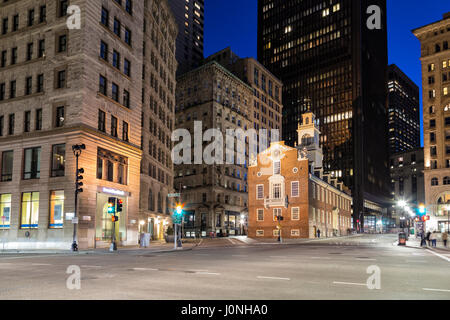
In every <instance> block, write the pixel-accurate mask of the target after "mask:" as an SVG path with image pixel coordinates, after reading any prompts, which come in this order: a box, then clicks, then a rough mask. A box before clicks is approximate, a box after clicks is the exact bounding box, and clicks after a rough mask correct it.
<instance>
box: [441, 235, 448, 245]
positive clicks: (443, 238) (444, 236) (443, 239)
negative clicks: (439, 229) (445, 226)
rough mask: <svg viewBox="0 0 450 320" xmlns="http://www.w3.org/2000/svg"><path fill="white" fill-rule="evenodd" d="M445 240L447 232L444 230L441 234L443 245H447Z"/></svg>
mask: <svg viewBox="0 0 450 320" xmlns="http://www.w3.org/2000/svg"><path fill="white" fill-rule="evenodd" d="M447 240H448V233H447V231H444V233H443V234H442V241H444V247H447Z"/></svg>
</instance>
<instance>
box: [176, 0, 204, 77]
mask: <svg viewBox="0 0 450 320" xmlns="http://www.w3.org/2000/svg"><path fill="white" fill-rule="evenodd" d="M169 5H170V7H171V9H172V12H173V14H174V16H175V19H176V22H177V24H178V30H179V33H178V37H177V50H176V56H177V61H178V70H177V75H182V74H183V73H185V72H188V71H190V70H192V69H195V68H197V67H198V66H199V65H200V62H201V61H202V59H203V33H204V32H203V29H204V22H205V5H204V0H169Z"/></svg>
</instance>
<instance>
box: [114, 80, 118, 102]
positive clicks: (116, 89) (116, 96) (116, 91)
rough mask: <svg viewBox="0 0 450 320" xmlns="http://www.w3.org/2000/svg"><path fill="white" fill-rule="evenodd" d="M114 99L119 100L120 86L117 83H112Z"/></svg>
mask: <svg viewBox="0 0 450 320" xmlns="http://www.w3.org/2000/svg"><path fill="white" fill-rule="evenodd" d="M112 99H113V100H114V101H116V102H119V86H118V85H117V84H115V83H113V84H112Z"/></svg>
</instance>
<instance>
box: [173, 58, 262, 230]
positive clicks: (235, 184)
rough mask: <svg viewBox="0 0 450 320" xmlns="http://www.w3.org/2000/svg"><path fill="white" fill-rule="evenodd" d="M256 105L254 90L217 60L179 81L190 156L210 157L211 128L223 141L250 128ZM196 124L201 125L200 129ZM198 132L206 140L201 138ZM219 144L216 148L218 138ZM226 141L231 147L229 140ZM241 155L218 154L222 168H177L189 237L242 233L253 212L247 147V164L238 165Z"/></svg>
mask: <svg viewBox="0 0 450 320" xmlns="http://www.w3.org/2000/svg"><path fill="white" fill-rule="evenodd" d="M252 103H253V89H252V88H251V87H250V86H249V85H248V84H246V83H245V82H243V81H242V80H240V79H239V78H238V77H236V76H235V75H233V74H232V73H231V72H230V71H228V70H227V69H225V68H224V67H223V66H222V65H220V64H219V63H217V62H216V61H211V62H209V63H207V64H205V65H202V66H201V67H199V68H197V69H195V70H192V71H190V72H187V73H185V74H184V75H182V76H181V77H178V78H177V107H176V108H177V109H176V111H177V112H176V128H177V129H187V130H188V131H189V132H190V133H191V136H192V137H193V139H191V140H192V142H191V143H192V149H191V152H189V154H192V156H193V157H194V155H195V157H197V156H199V155H200V157H201V156H202V154H203V152H204V153H205V154H208V152H209V153H211V148H212V147H211V144H210V143H209V142H207V140H208V138H207V135H208V134H209V133H208V131H207V130H208V129H212V128H215V129H217V130H220V132H221V133H222V134H223V136H224V137H225V135H226V133H227V130H228V129H230V130H236V131H238V130H239V129H241V130H244V131H245V130H247V129H248V128H249V126H250V125H251V121H250V119H251V118H250V106H251V105H252ZM196 124H197V126H198V125H199V127H198V128H197V129H196V128H195V125H196ZM196 131H198V133H199V134H200V135H202V134H204V135H205V136H204V137H202V136H200V137H198V136H196V133H195V132H196ZM237 135H238V136H239V138H240V139H235V140H238V141H240V142H242V141H243V142H244V143H245V139H244V136H243V135H242V134H241V133H238V132H237ZM190 138H191V137H190ZM202 138H203V141H204V142H203V144H201V140H202ZM214 139H215V143H217V142H218V140H217V138H215V137H214ZM199 140H200V141H199ZM183 142H184V143H186V142H185V141H184V140H183ZM223 142H224V143H225V142H226V139H225V138H224V140H223ZM219 143H220V142H219ZM197 145H198V146H197ZM208 149H209V151H208ZM239 150H240V148H239V147H238V145H237V144H235V145H234V146H230V145H227V146H226V148H225V147H224V148H223V151H222V152H220V151H217V152H216V150H215V151H214V156H215V157H216V159H217V157H219V159H222V160H224V163H223V164H220V163H219V164H217V163H216V162H214V163H213V164H211V165H207V164H205V160H206V159H202V160H203V161H200V162H199V163H198V162H197V161H195V160H194V159H192V162H190V163H187V162H184V163H181V164H177V165H175V188H177V189H178V190H179V192H180V193H181V199H182V202H183V203H185V208H184V211H185V217H186V218H185V221H187V223H186V224H185V225H184V231H185V233H186V235H187V236H188V237H189V236H193V235H196V236H197V235H200V236H203V237H205V236H209V235H210V233H211V232H212V233H213V234H217V235H220V234H229V235H237V234H241V233H243V231H244V230H243V228H244V225H245V219H246V217H247V213H248V211H247V191H248V189H247V168H248V162H247V160H246V159H248V146H247V144H245V160H246V161H236V160H237V156H238V151H239ZM186 153H187V152H183V155H185V154H186ZM194 161H195V162H197V163H194ZM225 162H226V163H225ZM241 216H242V218H241Z"/></svg>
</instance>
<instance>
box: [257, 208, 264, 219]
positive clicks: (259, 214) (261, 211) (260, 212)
mask: <svg viewBox="0 0 450 320" xmlns="http://www.w3.org/2000/svg"><path fill="white" fill-rule="evenodd" d="M256 220H257V221H264V209H258V210H257V215H256Z"/></svg>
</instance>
